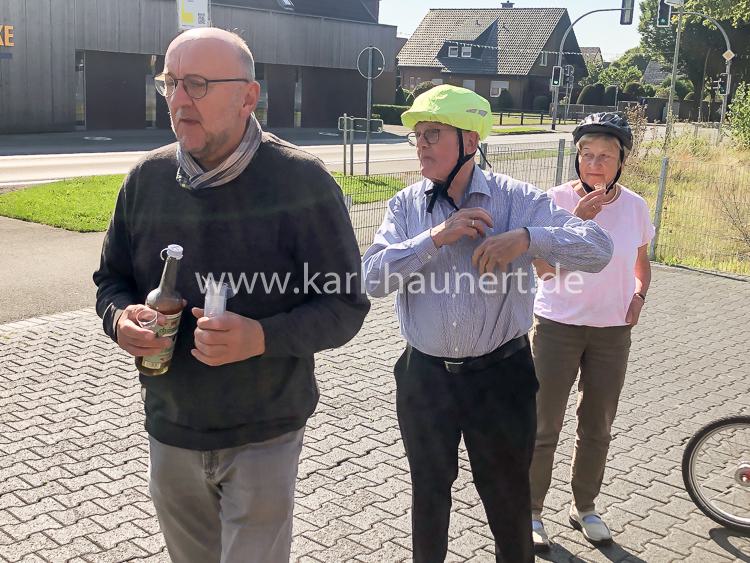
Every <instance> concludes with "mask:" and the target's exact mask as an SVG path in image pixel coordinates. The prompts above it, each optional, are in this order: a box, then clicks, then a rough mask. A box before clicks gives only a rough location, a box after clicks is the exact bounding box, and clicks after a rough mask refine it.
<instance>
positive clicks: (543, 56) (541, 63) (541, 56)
mask: <svg viewBox="0 0 750 563" xmlns="http://www.w3.org/2000/svg"><path fill="white" fill-rule="evenodd" d="M539 66H547V51H542V52H541V53H540V54H539Z"/></svg>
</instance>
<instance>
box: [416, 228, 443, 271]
mask: <svg viewBox="0 0 750 563" xmlns="http://www.w3.org/2000/svg"><path fill="white" fill-rule="evenodd" d="M409 246H410V247H411V248H412V250H413V251H414V254H416V255H417V258H419V262H420V263H421V264H422V265H423V266H424V265H425V264H427V262H429V261H430V260H432V259H433V258H434V257H435V255H436V254H437V252H438V247H437V246H435V241H434V240H432V235H430V229H427V230H426V231H425V232H423V233H421V234H419V235H417V236H415V237H414V238H413V239H411V240H410V241H409Z"/></svg>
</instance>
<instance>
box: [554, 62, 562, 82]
mask: <svg viewBox="0 0 750 563" xmlns="http://www.w3.org/2000/svg"><path fill="white" fill-rule="evenodd" d="M562 71H563V68H562V67H561V66H554V67H552V86H560V84H562Z"/></svg>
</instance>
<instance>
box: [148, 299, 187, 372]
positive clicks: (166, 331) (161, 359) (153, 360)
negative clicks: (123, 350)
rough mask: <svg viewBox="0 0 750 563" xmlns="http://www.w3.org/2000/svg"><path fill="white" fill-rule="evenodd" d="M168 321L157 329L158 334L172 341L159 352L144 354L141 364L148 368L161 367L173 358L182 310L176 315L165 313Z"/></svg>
mask: <svg viewBox="0 0 750 563" xmlns="http://www.w3.org/2000/svg"><path fill="white" fill-rule="evenodd" d="M164 317H165V318H166V322H165V323H164V324H163V325H162V326H159V327H158V329H157V330H156V336H159V337H162V338H170V339H171V340H172V343H171V344H170V345H169V346H167V347H166V348H164V349H163V350H162V351H161V352H159V353H158V354H154V355H153V356H144V357H143V360H141V365H142V366H143V367H145V368H148V369H159V368H161V367H162V366H163V365H164V363H165V362H168V361H169V360H171V359H172V353H173V352H174V344H175V341H176V340H177V330H178V329H179V327H180V317H182V311H180V312H179V313H175V314H174V315H164Z"/></svg>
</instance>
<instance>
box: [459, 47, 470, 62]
mask: <svg viewBox="0 0 750 563" xmlns="http://www.w3.org/2000/svg"><path fill="white" fill-rule="evenodd" d="M467 53H468V54H467ZM461 58H462V59H470V58H471V45H463V46H462V47H461Z"/></svg>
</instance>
